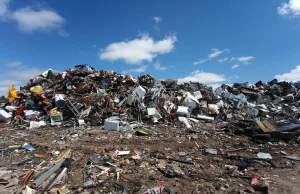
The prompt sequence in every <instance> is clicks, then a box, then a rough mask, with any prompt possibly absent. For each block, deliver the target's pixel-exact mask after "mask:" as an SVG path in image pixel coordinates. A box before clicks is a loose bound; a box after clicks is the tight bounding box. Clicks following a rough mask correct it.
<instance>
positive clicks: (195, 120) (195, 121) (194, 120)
mask: <svg viewBox="0 0 300 194" xmlns="http://www.w3.org/2000/svg"><path fill="white" fill-rule="evenodd" d="M189 120H190V121H192V122H194V123H199V120H197V119H194V118H189Z"/></svg>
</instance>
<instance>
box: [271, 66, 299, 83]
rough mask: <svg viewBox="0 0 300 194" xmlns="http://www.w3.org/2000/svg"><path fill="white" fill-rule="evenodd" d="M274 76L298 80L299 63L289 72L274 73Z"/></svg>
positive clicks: (283, 79) (284, 79)
mask: <svg viewBox="0 0 300 194" xmlns="http://www.w3.org/2000/svg"><path fill="white" fill-rule="evenodd" d="M275 78H276V79H278V80H280V81H298V80H300V65H298V66H296V68H295V69H292V70H291V71H290V72H289V73H284V74H281V75H275Z"/></svg>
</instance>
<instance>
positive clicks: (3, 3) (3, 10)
mask: <svg viewBox="0 0 300 194" xmlns="http://www.w3.org/2000/svg"><path fill="white" fill-rule="evenodd" d="M9 2H10V0H0V19H1V18H2V19H6V17H7V15H8V14H9V7H8V6H9V5H8V4H9Z"/></svg>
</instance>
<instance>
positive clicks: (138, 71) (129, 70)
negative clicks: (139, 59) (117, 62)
mask: <svg viewBox="0 0 300 194" xmlns="http://www.w3.org/2000/svg"><path fill="white" fill-rule="evenodd" d="M147 67H148V66H147V65H141V66H140V67H139V68H136V69H128V70H124V71H122V74H129V73H143V72H145V71H146V70H147Z"/></svg>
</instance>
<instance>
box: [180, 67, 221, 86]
mask: <svg viewBox="0 0 300 194" xmlns="http://www.w3.org/2000/svg"><path fill="white" fill-rule="evenodd" d="M225 80H226V77H225V76H224V75H219V74H215V73H210V72H202V71H199V70H197V71H193V72H192V73H190V75H188V76H187V77H184V78H179V79H178V83H184V82H190V81H192V82H201V83H203V84H208V83H216V82H222V81H225Z"/></svg>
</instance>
